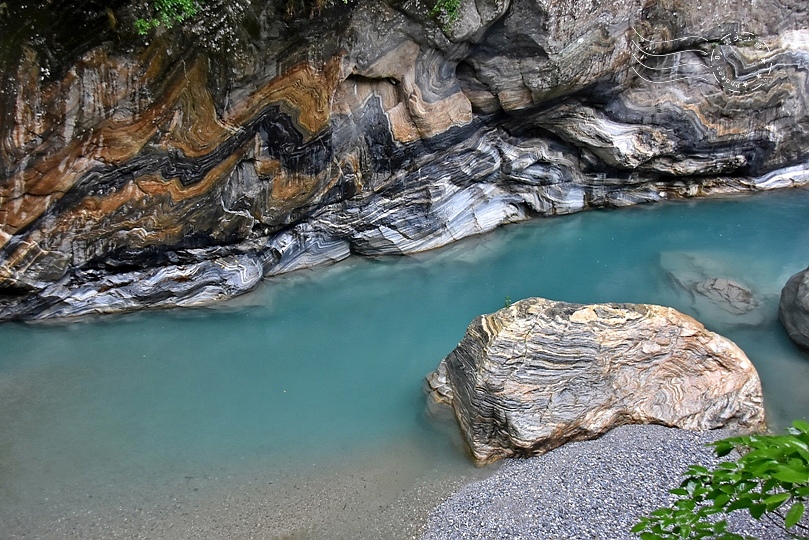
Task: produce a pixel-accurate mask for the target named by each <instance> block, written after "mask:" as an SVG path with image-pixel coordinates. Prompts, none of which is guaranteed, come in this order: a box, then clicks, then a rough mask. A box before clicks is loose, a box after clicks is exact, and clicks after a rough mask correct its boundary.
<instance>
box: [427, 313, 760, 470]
mask: <svg viewBox="0 0 809 540" xmlns="http://www.w3.org/2000/svg"><path fill="white" fill-rule="evenodd" d="M427 381H428V386H429V389H430V396H429V399H430V400H431V401H432V402H433V403H446V404H449V405H451V407H452V409H453V410H454V413H455V417H456V419H457V420H458V424H459V425H460V427H461V431H462V432H463V435H464V438H465V439H466V442H467V443H468V446H469V448H470V450H471V452H472V455H473V457H474V459H475V461H476V462H478V463H479V464H485V463H489V462H492V461H495V460H497V459H499V458H502V457H509V456H527V455H534V454H542V453H544V452H547V451H549V450H551V449H553V448H556V447H558V446H560V445H562V444H564V443H565V442H568V441H574V440H583V439H592V438H595V437H598V436H600V435H602V434H604V433H606V432H607V431H609V430H610V429H612V428H613V427H616V426H619V425H624V424H661V425H665V426H669V427H678V428H684V429H692V430H706V429H715V428H719V427H728V428H730V429H735V430H740V431H755V430H761V429H764V427H765V421H764V409H763V408H762V394H761V383H760V382H759V378H758V374H757V373H756V370H755V368H754V367H753V365H752V363H751V362H750V360H748V359H747V357H746V356H745V355H744V353H743V352H742V351H741V349H739V348H738V347H737V346H736V345H735V344H734V343H732V342H731V341H730V340H728V339H725V338H723V337H722V336H720V335H718V334H714V333H713V332H709V331H707V330H706V329H705V327H704V326H702V324H700V323H699V322H697V321H696V320H694V319H692V318H691V317H688V316H686V315H683V314H682V313H679V312H678V311H675V310H674V309H672V308H667V307H662V306H654V305H646V304H592V305H582V304H570V303H566V302H555V301H552V300H546V299H543V298H529V299H526V300H522V301H520V302H516V303H515V304H512V305H511V306H509V307H507V308H504V309H501V310H500V311H498V312H496V313H493V314H491V315H482V316H480V317H478V318H477V319H475V320H474V321H473V322H472V324H470V325H469V328H468V329H467V331H466V335H465V336H464V338H463V340H462V341H461V343H460V344H459V345H458V346H457V347H456V348H455V350H453V351H452V352H451V353H450V354H449V355H448V356H447V357H446V358H445V359H444V360H443V361H442V362H441V363H440V364H439V366H438V369H437V370H436V371H435V372H433V373H432V374H431V375H430V376H429V377H428V378H427Z"/></svg>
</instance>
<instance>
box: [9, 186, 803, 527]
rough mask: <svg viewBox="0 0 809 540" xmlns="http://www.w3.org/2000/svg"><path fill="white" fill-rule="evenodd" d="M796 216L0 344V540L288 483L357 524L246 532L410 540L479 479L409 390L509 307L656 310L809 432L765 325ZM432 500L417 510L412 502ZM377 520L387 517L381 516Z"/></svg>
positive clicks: (552, 237) (703, 224)
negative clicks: (737, 290) (749, 364)
mask: <svg viewBox="0 0 809 540" xmlns="http://www.w3.org/2000/svg"><path fill="white" fill-rule="evenodd" d="M806 208H809V191H806V190H790V191H783V192H779V193H771V194H762V195H757V196H755V197H741V198H733V199H725V200H714V201H699V202H694V203H690V202H688V203H672V204H665V205H655V206H649V207H641V208H631V209H623V210H620V211H592V212H586V213H582V214H576V215H573V216H567V217H564V218H554V219H548V220H538V221H534V222H530V223H526V224H521V225H517V226H511V227H507V228H504V229H501V230H498V231H495V232H494V233H492V234H489V235H486V236H484V237H481V238H474V239H468V240H465V241H462V242H460V243H458V244H456V245H454V246H451V247H449V248H447V249H444V250H440V251H437V252H432V253H427V254H420V255H417V256H413V257H407V258H380V259H361V260H352V261H348V262H347V263H344V264H339V265H336V266H333V267H330V268H323V269H316V270H312V271H303V272H299V273H296V274H293V275H289V276H281V277H279V278H274V279H271V280H268V281H267V282H266V283H265V284H264V285H263V286H262V287H261V288H260V289H259V290H258V291H256V292H254V293H252V294H250V295H247V296H245V297H242V298H239V299H236V300H234V301H231V302H228V303H226V304H224V305H222V306H218V307H216V308H207V309H199V310H174V311H162V312H145V313H138V314H134V315H128V316H108V317H104V318H101V319H91V320H82V321H79V322H74V323H70V324H65V323H60V324H48V325H23V324H5V325H2V326H0V343H2V350H0V529H5V530H7V531H8V530H10V531H12V532H13V533H14V534H21V533H24V532H28V533H29V534H31V535H32V536H35V537H47V536H48V535H49V534H50V535H52V536H53V537H58V534H57V532H54V531H60V530H62V529H60V528H59V525H58V520H59V519H63V520H67V518H66V516H72V517H71V518H70V519H69V520H67V521H69V523H70V526H71V527H74V528H75V530H77V531H81V530H83V531H84V532H85V533H86V535H88V536H109V534H105V533H103V532H101V531H102V529H100V528H99V527H102V525H103V524H104V523H105V521H104V519H105V518H104V517H103V515H108V516H112V515H118V514H115V513H114V512H112V513H110V512H111V510H110V509H111V508H113V507H115V509H117V510H116V511H121V512H125V511H126V509H127V508H135V507H139V508H140V507H141V506H149V507H150V508H153V511H152V514H149V513H148V512H146V513H143V514H139V516H140V517H138V515H129V514H127V515H129V518H128V520H127V522H126V523H129V524H128V525H127V524H126V523H124V522H122V520H120V519H117V518H115V519H113V518H109V517H108V518H107V521H114V522H115V523H116V525H115V526H117V527H120V528H122V529H121V530H130V531H131V530H135V528H136V527H146V526H145V525H144V523H150V522H151V523H155V522H160V523H163V525H161V526H163V527H168V525H167V523H168V522H169V521H171V520H172V519H175V520H180V521H181V519H180V518H179V517H178V516H179V515H186V514H188V515H192V514H193V512H191V513H189V512H190V511H189V510H188V508H189V507H196V508H197V511H199V508H207V509H208V510H207V512H208V513H209V514H210V508H211V506H210V505H211V504H212V503H211V500H208V499H205V500H203V498H202V495H194V494H193V493H191V492H190V491H189V493H191V494H190V495H187V496H186V495H184V497H186V498H185V499H182V497H181V499H182V500H183V501H185V503H182V504H180V503H175V504H177V505H178V507H177V508H178V509H177V511H176V512H175V513H174V514H172V512H171V511H170V508H171V504H173V503H171V501H172V496H171V493H172V492H182V491H183V489H184V488H183V487H181V486H187V485H190V484H189V483H193V481H200V480H199V479H206V480H205V482H206V483H205V486H206V489H203V490H202V491H205V492H206V493H213V494H217V495H215V496H214V495H212V497H214V498H216V497H220V499H219V500H220V501H221V497H223V496H224V495H222V494H223V493H228V494H229V495H228V496H235V495H234V493H236V492H238V491H239V489H241V488H239V487H238V486H242V487H244V485H246V484H247V483H251V484H252V483H259V484H261V485H262V486H264V484H263V483H262V482H264V480H267V478H270V477H273V478H275V477H278V478H280V477H281V476H283V475H287V476H286V477H287V480H289V479H290V478H291V479H292V480H290V482H291V485H297V484H295V480H294V479H295V478H298V476H296V475H299V474H303V473H302V471H306V475H308V476H307V478H309V480H303V479H301V480H300V486H301V488H300V489H304V490H306V489H310V488H311V489H315V487H316V489H317V490H318V491H323V493H325V495H322V496H323V497H326V498H328V493H329V487H328V486H327V487H323V486H322V485H321V484H322V482H321V481H318V480H312V479H313V478H321V479H322V478H326V477H329V475H333V474H336V471H343V472H344V473H345V474H344V476H343V477H340V478H337V477H332V479H331V480H330V481H329V485H331V486H332V487H333V488H334V490H337V489H338V488H337V487H334V486H343V487H342V488H340V489H343V490H348V491H350V492H351V493H354V492H353V491H351V490H355V491H357V490H359V491H357V493H354V494H353V495H350V496H349V495H346V496H345V497H343V495H339V493H343V492H339V493H338V491H339V490H338V491H335V492H334V493H337V494H336V495H334V496H333V497H332V499H329V500H332V503H333V502H334V500H337V501H342V500H343V499H344V498H345V499H346V500H347V501H348V500H350V501H351V502H352V504H353V506H356V507H357V510H356V515H355V518H356V519H352V520H350V522H349V521H347V520H346V519H343V518H339V519H338V517H337V515H338V514H339V515H343V514H345V513H346V512H349V511H350V510H348V506H346V509H341V507H340V504H339V503H334V504H332V503H327V502H323V504H322V505H321V508H320V509H316V508H310V509H309V510H308V511H306V512H299V513H300V516H299V517H298V518H293V517H290V516H292V514H290V513H289V512H286V513H284V512H282V513H284V515H286V516H287V517H286V518H285V519H288V520H291V522H290V524H287V525H288V527H287V525H283V524H282V523H281V521H282V520H281V518H280V517H278V516H276V517H275V518H268V519H267V521H266V523H264V525H263V528H260V529H258V530H263V531H265V532H266V531H267V530H270V531H272V530H273V528H276V529H278V530H279V531H281V530H282V529H283V530H290V531H293V530H295V526H296V525H295V523H294V522H295V519H298V520H299V522H300V523H304V522H307V523H308V525H306V527H308V529H306V530H307V531H309V532H308V533H306V534H305V535H304V536H306V537H318V535H319V534H322V535H324V536H323V537H328V534H331V535H332V537H340V536H341V534H342V533H340V532H339V531H340V530H342V531H343V533H345V535H348V534H349V533H348V532H347V531H349V530H352V531H353V532H351V534H350V536H352V537H357V536H356V535H357V534H360V533H357V531H355V530H353V529H352V527H354V528H355V529H356V528H357V527H359V525H357V524H358V523H359V524H362V523H364V525H362V527H360V529H362V530H366V531H368V532H367V535H368V537H369V538H372V537H375V534H376V535H378V534H379V532H378V530H377V533H375V534H372V533H371V529H370V528H369V525H368V523H366V522H370V521H374V520H375V522H376V524H377V525H379V524H380V523H379V522H380V520H382V521H385V520H390V521H391V522H396V523H387V524H385V526H386V527H389V528H390V529H389V530H399V531H404V530H409V529H407V527H411V528H412V523H411V524H410V525H406V522H407V521H408V519H409V520H410V521H413V520H417V519H418V518H419V516H421V515H422V514H421V513H420V512H422V513H423V510H424V508H423V507H426V506H429V504H433V502H434V501H435V500H437V498H439V497H440V496H441V494H442V493H444V491H446V489H447V488H448V486H450V485H452V484H453V483H454V482H457V481H458V479H460V478H462V477H464V475H475V474H482V472H481V471H475V470H474V469H473V468H472V467H471V466H470V465H469V464H468V463H467V462H466V461H465V460H464V458H463V455H462V454H461V452H460V451H459V449H458V448H457V447H455V446H453V445H452V444H450V443H449V442H448V437H447V435H446V434H445V433H442V432H440V431H439V430H437V429H435V428H434V427H433V426H431V425H430V424H429V423H428V422H427V421H425V420H424V418H423V406H424V400H423V395H422V393H421V388H422V380H423V377H424V375H426V374H427V373H428V372H429V371H431V370H432V369H434V368H435V366H436V365H437V364H438V362H439V361H440V359H441V358H442V357H443V356H444V355H446V354H447V353H448V352H449V351H450V350H451V349H452V348H453V347H454V346H455V345H456V344H457V342H458V341H459V340H460V338H461V337H462V336H463V333H464V331H465V328H466V325H467V324H468V323H469V322H470V321H471V320H472V319H473V318H474V317H475V316H476V315H478V314H480V313H486V312H491V311H494V310H496V309H498V308H500V307H502V306H503V303H504V299H505V297H506V296H508V297H510V298H511V299H512V300H514V301H516V300H517V299H520V298H524V297H528V296H544V297H547V298H552V299H556V300H567V301H573V302H604V301H619V302H643V303H659V304H664V305H671V306H673V307H675V308H677V309H679V310H681V311H683V312H686V313H689V314H692V315H694V316H695V317H697V318H698V319H700V320H701V321H702V322H703V323H705V324H706V326H708V328H710V329H712V330H716V331H719V332H720V333H722V334H724V335H726V336H727V337H729V338H731V339H733V340H734V341H736V343H738V344H739V345H740V346H741V347H742V349H744V350H745V352H746V353H747V354H748V356H749V357H750V358H751V359H752V360H753V362H754V364H755V365H756V367H757V368H758V370H759V373H760V375H761V378H762V381H763V385H764V392H765V398H766V405H767V408H768V414H769V417H770V421H771V424H772V425H774V426H775V427H776V428H783V427H784V426H785V425H787V424H788V422H789V420H790V419H792V418H797V417H807V416H809V392H807V391H806V388H807V387H808V386H807V383H809V356H807V355H806V354H805V353H803V352H801V351H800V350H799V349H797V347H795V346H794V345H793V344H792V343H791V342H790V341H789V340H788V339H787V337H786V335H785V333H784V331H783V330H782V328H781V327H780V325H779V323H778V322H777V304H778V294H779V292H780V288H781V286H782V285H783V284H784V283H785V281H786V279H787V278H788V277H789V276H790V275H791V274H793V273H795V272H797V271H798V270H801V269H803V268H805V267H806V266H807V265H809V212H806ZM711 278H724V279H728V280H731V281H733V283H736V284H739V285H740V286H743V287H744V288H745V289H746V290H749V291H750V293H751V297H752V299H753V300H752V302H751V305H752V306H753V307H750V308H749V309H747V307H745V308H744V309H747V311H744V313H741V314H739V313H731V312H729V311H728V310H726V309H723V308H722V306H721V305H720V306H717V305H716V304H715V303H712V302H710V301H709V300H706V297H705V296H704V295H702V296H701V295H700V294H699V292H695V291H694V289H693V287H692V286H693V285H694V284H696V283H700V282H702V281H705V280H707V279H711ZM748 307H749V306H748ZM737 311H738V310H737ZM358 456H366V457H364V458H362V459H359V458H358ZM371 456H373V458H372V457H371ZM371 463H373V466H372V465H371ZM364 468H365V469H364ZM372 468H373V470H374V471H376V473H375V476H374V475H371V473H370V470H371V469H372ZM363 470H366V471H368V476H373V478H374V480H373V482H372V485H373V486H376V487H375V490H374V491H373V494H372V495H370V494H369V493H371V492H370V491H368V490H367V485H368V482H365V481H363V482H364V485H365V486H366V488H363V489H360V488H359V487H357V486H358V485H359V484H358V483H357V484H356V485H355V484H352V483H351V482H360V480H356V479H355V480H352V481H351V482H350V481H349V480H347V478H348V477H349V476H350V477H351V478H354V475H356V476H357V478H361V477H362V475H363V474H364V473H363ZM384 471H387V473H385V472H384ZM386 474H387V475H386ZM405 476H406V477H407V478H406V479H405V478H403V477H405ZM223 479H228V481H227V482H225V481H224V480H223ZM248 479H249V481H248ZM267 482H269V481H267ZM282 484H283V485H286V484H284V481H282V480H277V482H276V483H275V484H274V486H275V487H274V488H269V487H267V486H269V484H268V483H267V486H264V487H262V490H261V493H262V494H263V495H262V496H264V497H265V498H266V501H265V502H266V505H269V506H272V505H276V506H277V507H279V508H286V507H285V506H284V504H290V503H289V501H290V500H292V499H291V498H290V492H289V491H285V490H286V489H287V488H289V486H287V487H286V488H281V487H279V486H281V485H282ZM428 484H429V485H432V486H433V488H431V489H430V490H428V491H430V493H432V495H431V496H429V497H428V496H426V495H425V497H424V500H421V501H420V500H419V499H420V497H419V496H417V495H418V494H419V493H421V492H422V491H420V490H425V489H426V488H425V486H426V485H428ZM347 485H350V486H353V487H351V488H347V487H345V486H347ZM307 486H308V487H307ZM313 486H314V487H313ZM380 486H384V487H380ZM189 489H191V488H189ZM289 489H292V488H289ZM295 489H298V488H295ZM200 492H201V491H200V488H199V486H197V492H194V493H200ZM311 493H314V491H312V492H311ZM311 493H310V495H311ZM363 493H365V494H364V495H363ZM94 494H95V500H93V501H92V502H91V501H90V499H93V498H94ZM194 497H196V498H194ZM175 498H176V497H175ZM98 499H102V500H101V501H100V502H99V500H98ZM253 499H255V497H253ZM323 500H324V501H325V500H326V499H323ZM380 500H384V501H386V502H385V503H384V504H381V503H379V501H380ZM284 501H287V503H284ZM217 504H219V503H217ZM240 504H242V505H245V504H246V503H245V502H244V501H242V502H241V503H240ZM194 505H196V506H194ZM266 505H265V506H266ZM419 505H421V510H418V508H417V507H419ZM393 506H397V507H398V510H397V512H398V513H395V512H394V513H391V511H388V510H384V509H383V507H384V508H388V509H389V508H391V507H393ZM324 508H326V510H324ZM105 512H106V514H104V513H105ZM155 512H157V513H158V514H160V512H162V514H160V515H161V516H163V517H162V518H158V517H155V516H156V515H157V514H155ZM329 512H331V514H330V513H329ZM386 512H387V513H386ZM99 513H100V514H101V517H100V516H99ZM214 513H215V512H214ZM279 515H280V514H279ZM296 515H297V514H296ZM307 515H308V516H309V517H308V518H307V517H306V516H307ZM312 516H316V517H315V518H313V517H312ZM363 516H364V517H363ZM160 519H162V520H163V521H160ZM188 519H190V518H188ZM200 519H202V518H200ZM207 519H211V518H210V515H208V516H207ZM273 519H275V521H273ZM307 519H308V521H307ZM363 519H365V520H366V522H363V521H362V520H363ZM138 520H140V521H138ZM150 520H151V521H150ZM155 520H157V521H155ZM279 520H280V521H279ZM313 520H315V521H317V520H319V521H320V524H318V523H315V521H313ZM164 522H165V523H164ZM327 522H330V523H331V524H332V525H329V526H328V527H326V526H325V525H323V523H327ZM138 523H140V525H137V524H138ZM300 523H299V524H300ZM339 523H343V524H344V525H343V529H340V526H339ZM301 526H303V525H301ZM285 527H286V528H285ZM318 527H320V529H318ZM335 527H336V529H335ZM391 527H392V528H391ZM396 527H399V529H396ZM191 528H193V527H192V525H189V524H188V523H186V525H185V529H183V530H185V531H186V532H187V531H188V530H190V529H191ZM138 530H140V529H138ZM144 530H148V528H146V529H144ZM157 530H163V529H159V527H158V529H157ZM167 530H169V529H166V531H167ZM319 530H328V531H329V533H328V534H327V533H318V532H317V531H319ZM166 531H163V534H161V536H163V537H168V536H169V535H168V533H166ZM153 532H154V530H153ZM172 534H176V537H178V538H179V537H184V534H186V533H182V532H179V533H178V532H177V531H175V532H174V533H172ZM279 534H280V533H279ZM285 534H286V533H285ZM290 534H292V533H290ZM147 536H148V535H147ZM270 537H271V536H270Z"/></svg>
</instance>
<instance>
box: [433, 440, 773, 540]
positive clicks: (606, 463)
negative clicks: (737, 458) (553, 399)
mask: <svg viewBox="0 0 809 540" xmlns="http://www.w3.org/2000/svg"><path fill="white" fill-rule="evenodd" d="M728 435H729V434H728V433H727V432H722V431H712V432H702V433H698V432H691V431H683V430H677V429H669V428H665V427H662V426H623V427H620V428H617V429H614V430H612V431H611V432H610V433H608V434H607V435H605V436H604V437H602V438H601V439H598V440H595V441H584V442H577V443H571V444H568V445H565V446H563V447H561V448H558V449H556V450H554V451H552V452H549V453H548V454H545V455H543V456H539V457H535V458H530V459H511V460H507V462H506V463H505V464H504V465H503V466H502V467H501V468H500V470H499V471H498V472H496V473H495V474H494V475H493V476H491V477H489V478H487V479H485V480H482V481H479V482H475V483H472V484H467V485H466V486H464V487H462V488H461V489H459V490H458V491H457V492H455V493H454V494H453V495H452V496H450V497H449V498H448V499H447V500H446V501H444V502H443V503H442V504H441V505H439V506H438V507H436V508H435V509H434V510H433V511H432V512H431V513H430V516H429V518H428V521H427V524H426V526H425V533H424V535H423V536H422V540H439V539H453V540H454V539H461V538H463V539H481V540H483V539H485V540H499V539H509V540H517V539H526V540H527V539H532V540H534V539H543V540H554V539H556V540H558V539H568V538H570V539H574V538H575V539H583V538H589V539H604V540H622V539H637V536H635V535H633V534H632V533H630V532H629V530H630V529H631V528H632V526H633V525H634V524H635V523H636V522H637V518H638V516H641V515H645V514H647V513H649V512H651V511H653V510H655V509H656V508H659V507H660V506H663V505H666V504H668V503H669V502H670V501H671V500H672V499H673V496H671V495H669V494H668V490H669V489H672V488H674V487H676V486H677V485H678V484H679V483H680V481H681V480H682V472H683V471H684V470H685V469H686V467H687V466H688V465H690V464H694V463H699V464H702V465H704V466H708V467H709V466H712V465H714V464H715V463H717V462H718V461H719V460H717V459H716V458H714V456H713V453H712V449H711V448H710V447H706V446H705V444H706V443H708V442H711V441H713V440H716V439H719V438H722V437H725V436H728ZM728 521H729V523H730V526H731V529H732V530H734V531H735V532H739V533H742V534H750V535H753V536H755V537H757V538H760V539H773V540H774V539H781V538H784V539H785V538H788V537H787V536H786V535H785V534H783V533H782V532H781V531H780V530H779V529H777V528H775V527H773V526H769V525H768V524H767V523H766V522H762V523H759V522H756V521H755V520H753V519H752V518H750V517H749V516H747V515H743V514H738V513H737V514H734V515H732V516H731V519H729V520H728Z"/></svg>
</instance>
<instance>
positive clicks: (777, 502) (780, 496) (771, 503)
mask: <svg viewBox="0 0 809 540" xmlns="http://www.w3.org/2000/svg"><path fill="white" fill-rule="evenodd" d="M789 497H790V494H789V493H776V494H775V495H770V496H769V497H767V498H766V499H764V504H766V505H767V511H768V512H772V511H773V510H775V509H776V508H778V507H779V506H781V505H782V504H784V502H785V501H788V500H789Z"/></svg>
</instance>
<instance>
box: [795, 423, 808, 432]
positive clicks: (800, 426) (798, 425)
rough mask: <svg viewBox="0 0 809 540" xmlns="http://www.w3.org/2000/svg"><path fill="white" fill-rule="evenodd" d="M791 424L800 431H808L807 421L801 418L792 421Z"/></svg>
mask: <svg viewBox="0 0 809 540" xmlns="http://www.w3.org/2000/svg"><path fill="white" fill-rule="evenodd" d="M792 425H793V426H795V429H797V430H798V431H801V432H802V433H809V422H804V421H803V420H795V421H794V422H792Z"/></svg>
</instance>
